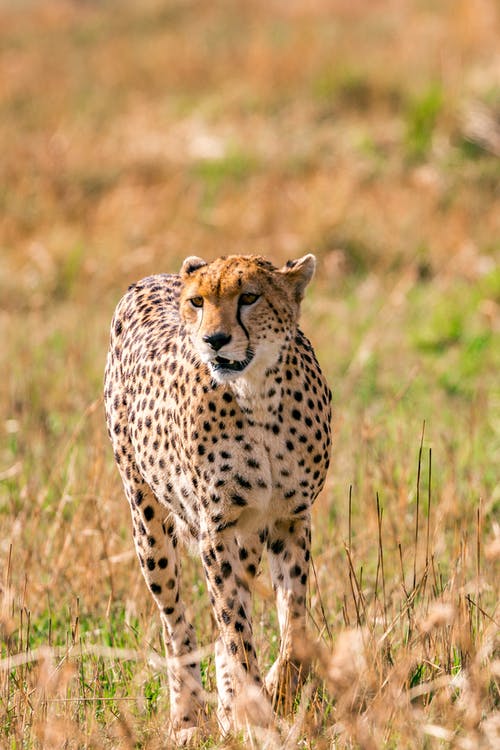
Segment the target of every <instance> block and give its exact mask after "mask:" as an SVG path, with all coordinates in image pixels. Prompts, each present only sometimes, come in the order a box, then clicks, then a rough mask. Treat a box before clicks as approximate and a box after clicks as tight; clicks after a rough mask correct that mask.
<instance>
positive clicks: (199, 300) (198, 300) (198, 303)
mask: <svg viewBox="0 0 500 750" xmlns="http://www.w3.org/2000/svg"><path fill="white" fill-rule="evenodd" d="M189 301H190V302H191V304H192V305H193V307H198V308H199V307H203V297H191V299H190V300H189Z"/></svg>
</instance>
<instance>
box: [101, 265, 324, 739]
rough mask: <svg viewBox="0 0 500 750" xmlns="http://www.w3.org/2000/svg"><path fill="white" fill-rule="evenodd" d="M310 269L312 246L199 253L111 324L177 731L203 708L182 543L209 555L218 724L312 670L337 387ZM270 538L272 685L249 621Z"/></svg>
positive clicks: (116, 422)
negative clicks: (317, 511)
mask: <svg viewBox="0 0 500 750" xmlns="http://www.w3.org/2000/svg"><path fill="white" fill-rule="evenodd" d="M315 265H316V260H315V257H314V255H311V254H308V255H305V256H304V257H302V258H300V259H298V260H293V261H288V263H287V264H286V265H285V266H283V267H282V268H276V267H275V266H274V265H273V264H272V263H271V262H270V261H268V260H266V259H265V258H263V257H261V256H258V255H248V256H244V255H231V256H228V257H221V258H219V259H217V260H214V261H213V262H210V263H207V262H205V261H204V260H202V259H201V258H198V257H194V256H191V257H188V258H187V259H186V260H185V261H184V263H183V264H182V267H181V269H180V273H179V274H178V275H169V274H159V275H155V276H149V277H147V278H145V279H143V280H142V281H139V282H138V283H136V284H132V286H130V287H129V290H128V292H127V293H126V294H125V296H124V297H123V298H122V299H121V301H120V302H119V304H118V306H117V308H116V312H115V315H114V317H113V321H112V324H111V342H110V348H109V353H108V359H107V365H106V373H105V407H106V418H107V426H108V432H109V436H110V439H111V442H112V445H113V449H114V457H115V460H116V463H117V465H118V470H119V472H120V475H121V478H122V481H123V485H124V488H125V493H126V496H127V499H128V501H129V504H130V508H131V514H132V525H133V535H134V542H135V548H136V551H137V555H138V558H139V562H140V565H141V570H142V573H143V576H144V578H145V581H146V584H147V586H148V588H149V590H150V592H151V594H152V596H153V598H154V600H155V602H156V604H157V605H158V608H159V610H160V617H161V621H162V625H163V633H164V641H165V649H166V656H167V664H168V668H167V672H168V682H169V690H170V712H171V722H172V728H173V731H174V733H175V735H176V736H177V737H180V738H181V739H182V738H184V739H186V737H189V736H191V735H192V733H193V732H194V731H195V728H196V727H197V725H199V723H200V721H201V720H202V718H203V716H204V712H205V709H204V700H205V698H204V691H203V688H202V683H201V676H200V664H199V654H197V645H196V639H195V633H194V629H193V626H192V624H191V623H190V622H189V620H188V618H187V616H186V611H185V607H184V604H183V600H182V598H181V595H180V590H179V586H180V575H179V569H180V563H181V555H180V551H179V550H180V546H181V544H182V545H183V546H186V545H188V546H190V547H191V548H194V549H195V550H196V551H197V554H198V555H199V557H200V558H201V562H202V566H203V570H204V575H205V579H206V586H207V590H208V594H209V597H210V602H211V605H212V609H213V615H214V620H215V622H216V625H217V629H218V638H217V640H216V642H215V668H216V680H217V692H218V710H217V718H218V720H219V722H220V726H221V729H222V730H223V731H224V732H225V731H229V730H230V729H234V728H237V727H238V721H239V720H238V718H237V713H236V711H235V703H236V697H237V696H238V694H239V695H240V696H241V694H242V689H243V688H244V687H246V686H248V684H249V683H251V684H252V685H255V686H256V687H257V689H259V690H261V691H262V695H263V696H264V700H265V701H266V702H267V705H269V706H270V705H271V702H273V703H274V706H276V705H277V703H278V698H277V697H278V696H280V695H283V694H284V692H286V690H285V688H286V682H287V680H288V681H290V679H291V681H292V682H293V684H294V685H298V684H299V682H300V679H301V665H300V659H299V657H298V655H297V654H298V653H299V650H300V649H299V648H298V644H299V642H300V641H301V639H302V638H303V635H304V633H305V626H306V588H307V581H308V568H309V560H310V545H311V531H310V529H311V505H312V503H313V502H314V500H315V498H316V497H317V495H318V493H319V492H320V490H321V489H322V487H323V484H324V482H325V476H326V472H327V469H328V465H329V460H330V440H331V429H330V417H331V414H330V402H331V393H330V389H329V387H328V384H327V382H326V380H325V377H324V376H323V374H322V372H321V369H320V366H319V364H318V361H317V359H316V356H315V354H314V351H313V348H312V346H311V344H310V342H309V341H308V339H307V338H306V337H305V335H304V334H303V333H302V331H301V330H300V328H299V327H298V318H299V310H300V303H301V301H302V299H303V296H304V291H305V288H306V286H307V285H308V283H309V282H310V280H311V278H312V276H313V274H314V270H315ZM264 548H267V554H268V558H269V568H270V572H271V577H272V582H273V589H274V591H275V595H276V601H277V612H278V621H279V628H280V648H279V655H278V657H277V659H276V662H275V663H274V664H273V666H272V667H271V670H270V672H269V673H268V675H267V677H266V679H265V680H263V678H262V676H261V673H260V670H259V666H258V662H257V655H256V651H255V645H254V638H253V634H252V621H251V590H252V582H253V579H254V578H255V577H256V575H257V574H258V571H259V565H260V562H261V556H262V553H263V550H264ZM290 675H292V677H291V678H290ZM284 686H285V687H284ZM238 715H239V714H238Z"/></svg>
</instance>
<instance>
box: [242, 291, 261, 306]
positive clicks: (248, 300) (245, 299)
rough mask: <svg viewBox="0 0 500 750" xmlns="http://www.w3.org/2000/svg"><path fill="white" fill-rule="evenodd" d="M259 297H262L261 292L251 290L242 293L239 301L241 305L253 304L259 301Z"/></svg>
mask: <svg viewBox="0 0 500 750" xmlns="http://www.w3.org/2000/svg"><path fill="white" fill-rule="evenodd" d="M259 297H260V294H252V293H251V292H244V293H243V294H240V298H239V300H238V302H239V304H240V305H253V303H254V302H257V300H258V299H259Z"/></svg>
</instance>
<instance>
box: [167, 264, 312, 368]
mask: <svg viewBox="0 0 500 750" xmlns="http://www.w3.org/2000/svg"><path fill="white" fill-rule="evenodd" d="M315 266H316V259H315V257H314V255H310V254H309V255H305V256H304V257H303V258H299V259H298V260H293V261H289V262H288V263H287V264H286V265H285V266H284V267H283V268H280V269H278V268H275V267H274V266H273V265H272V263H270V262H269V261H267V260H265V259H264V258H262V257H260V256H258V255H231V256H229V257H222V258H218V259H217V260H215V261H213V262H212V263H206V262H205V261H204V260H202V259H201V258H197V257H194V256H191V257H189V258H186V260H185V261H184V263H183V265H182V268H181V279H182V282H183V286H182V291H181V298H180V314H181V318H182V320H183V323H184V325H185V327H186V330H187V332H188V333H189V335H190V337H191V340H192V342H193V345H194V347H195V349H196V350H197V352H198V354H199V356H200V358H201V360H202V361H203V362H205V363H206V364H207V365H208V366H209V368H210V371H211V374H212V376H213V377H214V378H215V379H216V380H218V381H219V382H222V381H228V380H234V379H235V378H238V377H242V376H246V375H247V373H249V372H250V371H252V372H253V373H257V374H258V373H264V372H266V371H269V370H270V369H272V368H273V367H275V366H276V365H277V364H278V362H279V359H280V356H281V354H282V352H283V350H284V348H285V347H286V346H287V344H288V342H289V341H290V340H291V337H292V336H293V334H294V332H295V329H296V325H297V321H298V317H299V307H300V302H301V300H302V298H303V296H304V290H305V288H306V286H307V284H308V283H309V281H310V280H311V279H312V276H313V274H314V269H315Z"/></svg>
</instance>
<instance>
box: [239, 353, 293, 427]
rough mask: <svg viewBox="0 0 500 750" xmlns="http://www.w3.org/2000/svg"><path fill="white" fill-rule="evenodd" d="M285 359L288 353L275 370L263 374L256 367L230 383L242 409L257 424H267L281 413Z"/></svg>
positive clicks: (279, 361)
mask: <svg viewBox="0 0 500 750" xmlns="http://www.w3.org/2000/svg"><path fill="white" fill-rule="evenodd" d="M285 358H286V352H282V353H281V354H280V356H279V358H278V361H277V363H276V365H275V366H274V367H273V368H270V369H268V370H265V371H264V372H263V371H262V370H261V369H260V368H255V367H254V368H252V370H251V371H250V372H249V373H247V374H246V375H244V376H243V377H240V378H237V379H236V380H233V381H231V383H230V385H231V388H232V390H233V393H234V395H235V397H236V400H237V402H238V405H239V407H240V409H241V410H242V411H243V412H244V413H245V414H246V416H247V417H248V419H250V420H251V421H253V422H256V423H257V424H262V425H264V424H266V423H267V422H269V420H270V419H271V418H272V417H273V416H275V415H276V414H278V412H279V408H280V404H281V401H282V398H283V387H282V384H283V372H282V369H283V362H284V360H285Z"/></svg>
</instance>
